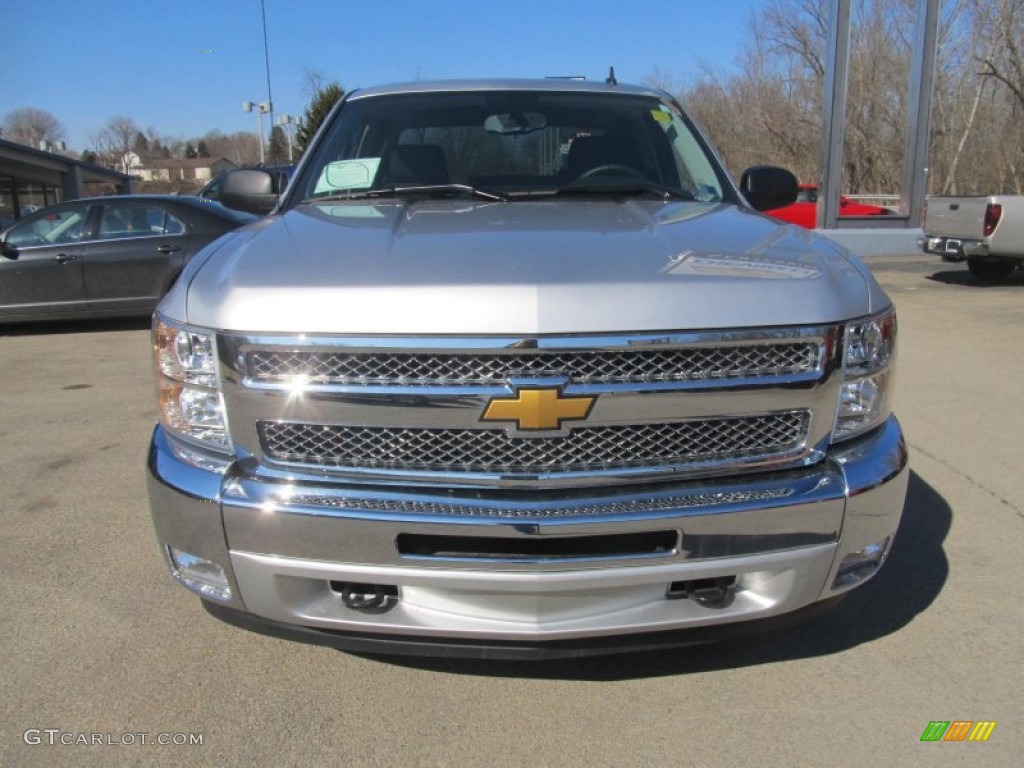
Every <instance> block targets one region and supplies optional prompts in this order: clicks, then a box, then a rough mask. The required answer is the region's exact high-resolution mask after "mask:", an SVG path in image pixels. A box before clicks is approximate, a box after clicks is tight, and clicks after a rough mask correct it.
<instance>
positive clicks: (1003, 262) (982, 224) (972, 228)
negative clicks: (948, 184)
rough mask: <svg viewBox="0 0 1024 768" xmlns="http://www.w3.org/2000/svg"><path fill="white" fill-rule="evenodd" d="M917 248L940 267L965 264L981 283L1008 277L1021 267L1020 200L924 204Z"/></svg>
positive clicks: (1023, 216) (1023, 205)
mask: <svg viewBox="0 0 1024 768" xmlns="http://www.w3.org/2000/svg"><path fill="white" fill-rule="evenodd" d="M917 244H918V246H919V247H920V248H921V249H922V250H923V251H924V252H925V253H935V254H938V255H939V256H941V257H942V259H943V261H966V262H967V268H968V269H970V270H971V273H972V274H974V275H975V276H977V277H979V278H981V279H982V280H1002V279H1003V278H1006V277H1009V276H1010V274H1011V273H1012V272H1013V271H1014V270H1015V269H1017V268H1018V267H1020V266H1021V265H1022V264H1024V196H1021V195H988V196H981V197H932V198H929V200H928V204H927V207H926V209H925V218H924V237H922V238H920V239H919V240H918V241H917Z"/></svg>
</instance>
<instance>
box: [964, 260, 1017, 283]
mask: <svg viewBox="0 0 1024 768" xmlns="http://www.w3.org/2000/svg"><path fill="white" fill-rule="evenodd" d="M967 268H968V269H969V270H971V274H972V275H974V276H975V277H977V278H978V279H980V280H1002V279H1003V278H1006V277H1009V276H1010V273H1011V272H1013V270H1015V269H1016V268H1017V264H1016V262H1014V261H1011V260H1010V259H991V258H985V257H983V256H972V257H971V258H969V259H967Z"/></svg>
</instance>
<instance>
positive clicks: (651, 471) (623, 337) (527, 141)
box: [148, 80, 908, 658]
mask: <svg viewBox="0 0 1024 768" xmlns="http://www.w3.org/2000/svg"><path fill="white" fill-rule="evenodd" d="M795 194H796V180H795V178H794V177H793V176H792V174H789V173H788V172H786V171H783V170H782V169H779V168H773V167H769V166H758V167H755V168H752V169H749V170H748V171H747V172H745V173H744V174H743V178H742V180H741V183H740V185H739V187H737V186H736V185H735V184H734V183H733V181H731V180H730V178H729V176H728V175H727V174H726V172H725V171H724V170H723V168H722V165H721V163H720V162H719V161H718V159H717V158H716V156H715V154H714V153H713V152H712V151H711V149H710V147H709V145H708V143H707V141H706V140H705V139H704V138H703V137H702V136H701V134H700V133H699V132H698V131H697V129H696V128H695V127H694V124H693V123H692V122H691V121H690V119H689V118H688V117H687V116H686V114H685V113H684V112H683V110H682V109H681V108H680V106H679V105H678V104H677V103H676V102H675V101H673V100H672V99H671V98H670V97H669V96H668V95H666V94H665V93H663V92H660V91H657V90H652V89H648V88H640V87H630V86H624V85H618V84H614V83H611V84H607V83H587V82H579V81H567V80H542V81H504V82H503V81H497V82H448V83H427V82H418V83H412V84H408V85H403V86H391V87H385V88H370V89H366V90H361V91H356V92H353V93H350V94H348V95H347V96H346V97H345V99H344V100H343V101H342V102H341V103H340V104H339V105H338V106H337V107H336V108H335V110H334V111H333V112H332V113H331V115H330V116H329V117H328V119H327V120H326V122H325V124H324V126H323V127H322V128H321V130H320V132H319V133H318V134H317V136H316V138H315V140H314V142H313V144H312V146H311V147H310V149H309V150H307V152H306V155H305V156H304V159H303V161H302V163H301V165H300V166H299V168H298V169H297V171H296V174H295V176H294V177H293V179H292V181H291V183H290V184H289V186H288V188H287V191H285V192H284V193H283V194H280V195H279V194H277V192H276V190H275V189H274V181H273V179H272V177H271V176H270V175H268V174H266V173H265V172H262V171H259V170H246V171H238V172H234V173H232V174H231V175H229V176H228V177H227V178H226V179H225V180H224V182H223V185H222V187H221V195H220V198H221V200H222V201H223V202H224V203H225V204H227V205H229V206H233V207H236V208H239V209H247V210H250V211H254V212H261V213H268V215H266V216H264V217H263V218H262V219H260V220H259V221H257V222H255V223H253V224H251V225H248V226H246V227H244V228H242V229H239V230H237V231H236V232H234V233H232V234H230V235H228V236H226V237H224V238H222V239H220V240H219V241H217V242H216V243H214V244H213V245H211V246H209V247H208V248H206V249H205V250H204V251H203V252H202V253H200V254H199V255H198V256H196V257H195V258H194V259H193V260H192V262H191V263H190V264H189V266H188V268H187V270H186V272H185V273H184V274H183V276H182V277H181V279H180V280H179V281H178V282H177V284H176V286H175V287H174V289H173V290H172V291H171V292H170V293H169V294H168V295H167V297H166V298H165V299H164V300H163V302H162V303H161V304H160V306H159V307H158V310H157V313H156V315H155V317H154V327H153V339H154V350H155V358H156V360H155V364H156V375H157V396H158V401H159V410H160V424H159V425H158V426H157V427H156V430H155V432H154V434H153V439H152V444H151V447H150V451H149V459H148V472H149V495H150V502H151V508H152V513H153V519H154V522H155V527H156V533H157V538H158V539H159V542H160V547H161V549H162V551H163V553H164V556H165V557H166V560H167V564H168V566H169V568H170V571H171V573H172V574H173V576H174V578H175V579H177V580H178V581H179V582H180V583H181V584H182V585H184V586H185V587H187V588H189V589H191V590H193V591H194V592H196V593H198V595H199V596H200V597H201V598H202V600H203V602H204V605H205V606H206V608H207V610H208V611H209V612H210V613H212V614H213V615H215V616H217V617H219V618H221V619H224V620H226V621H228V622H231V623H234V624H237V625H239V626H243V627H247V628H250V629H254V630H258V631H262V632H266V633H271V634H276V635H280V636H284V637H289V638H295V639H300V640H305V641H308V642H314V643H321V644H328V645H333V646H336V647H341V648H346V649H349V650H355V651H362V652H376V653H380V652H388V653H390V652H393V653H410V654H425V655H449V656H481V657H488V658H494V657H502V658H557V657H566V656H577V655H583V654H599V653H611V652H619V651H626V650H636V649H649V648H657V647H667V646H674V645H680V644H687V643H693V642H703V641H708V640H714V639H717V638H720V637H725V636H728V635H731V634H733V633H736V632H740V631H743V632H745V631H749V630H753V629H764V628H768V627H774V626H778V625H780V624H785V623H788V622H790V621H794V620H796V619H801V618H805V617H807V616H809V615H812V614H814V613H817V612H818V611H820V610H821V609H823V608H826V607H829V606H831V605H833V604H834V603H836V602H838V601H839V600H840V599H841V598H842V596H843V594H844V593H845V592H847V591H848V590H850V589H851V588H854V587H856V586H858V585H860V584H863V583H864V582H865V581H866V580H867V579H869V578H870V577H872V576H873V575H874V574H875V573H876V572H877V571H878V569H879V568H880V566H881V565H882V563H883V562H884V560H885V558H886V556H887V554H888V553H889V551H890V547H891V546H892V543H893V537H894V535H895V532H896V529H897V526H898V523H899V519H900V514H901V511H902V508H903V503H904V496H905V492H906V484H907V476H908V467H907V453H906V449H905V446H904V440H903V436H902V434H901V431H900V427H899V425H898V423H897V421H896V419H895V417H894V416H893V415H892V414H891V411H890V398H891V395H892V383H893V365H894V356H895V348H896V347H895V345H896V318H895V314H894V311H893V305H892V303H891V301H890V300H889V298H888V297H887V296H886V294H885V293H884V292H883V291H882V289H881V288H880V287H879V286H878V284H877V283H876V282H875V280H874V278H873V277H872V275H871V273H870V271H869V270H868V269H867V268H866V267H865V265H864V264H863V263H862V262H861V260H860V259H859V258H857V257H856V256H854V255H853V254H851V253H849V252H848V251H846V250H844V249H843V248H841V247H840V246H838V245H836V244H835V243H833V242H831V241H829V240H827V239H824V238H822V237H819V236H817V235H815V234H814V233H812V232H809V231H807V230H804V229H800V228H798V227H794V226H790V225H785V224H782V223H779V222H777V221H774V220H772V219H769V218H767V217H765V216H763V215H761V214H760V213H758V211H759V210H765V209H769V208H775V207H779V206H780V205H785V204H788V203H789V202H792V200H793V199H794V198H795Z"/></svg>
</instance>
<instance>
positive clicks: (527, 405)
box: [482, 389, 597, 430]
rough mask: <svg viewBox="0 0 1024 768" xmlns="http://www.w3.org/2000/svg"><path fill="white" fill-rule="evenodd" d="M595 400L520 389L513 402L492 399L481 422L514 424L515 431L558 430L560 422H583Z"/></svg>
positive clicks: (554, 392) (550, 390) (544, 390)
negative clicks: (516, 429)
mask: <svg viewBox="0 0 1024 768" xmlns="http://www.w3.org/2000/svg"><path fill="white" fill-rule="evenodd" d="M595 400H597V398H596V397H563V396H562V393H561V392H560V391H559V390H558V389H520V390H518V391H517V392H516V396H515V397H514V398H495V399H494V400H491V402H490V403H489V404H488V406H487V410H486V411H484V415H483V417H482V418H483V420H484V421H514V422H516V426H518V428H519V429H523V430H527V429H558V428H559V427H561V426H562V422H563V421H568V420H571V419H572V420H579V419H585V418H587V416H588V415H589V414H590V409H591V408H592V407H593V405H594V401H595Z"/></svg>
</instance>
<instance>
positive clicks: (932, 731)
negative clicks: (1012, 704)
mask: <svg viewBox="0 0 1024 768" xmlns="http://www.w3.org/2000/svg"><path fill="white" fill-rule="evenodd" d="M995 727H996V721H995V720H953V721H950V720H932V721H931V722H930V723H928V727H927V728H925V729H924V733H922V734H921V741H988V737H989V736H991V735H992V731H993V730H995Z"/></svg>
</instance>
